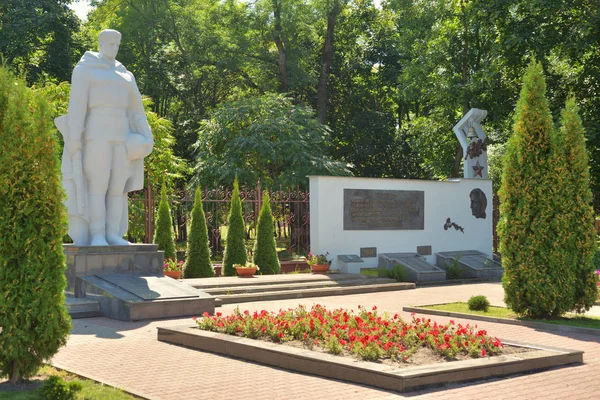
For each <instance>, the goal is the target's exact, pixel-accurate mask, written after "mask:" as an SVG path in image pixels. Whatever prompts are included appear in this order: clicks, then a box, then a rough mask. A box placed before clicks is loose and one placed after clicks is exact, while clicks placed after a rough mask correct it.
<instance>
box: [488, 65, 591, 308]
mask: <svg viewBox="0 0 600 400" xmlns="http://www.w3.org/2000/svg"><path fill="white" fill-rule="evenodd" d="M545 93H546V81H545V79H544V75H543V72H542V66H541V64H540V63H537V62H533V63H531V65H530V66H529V68H528V69H527V72H526V74H525V76H524V79H523V88H522V89H521V96H520V98H519V102H518V103H517V111H516V116H515V123H514V128H513V134H512V136H511V137H510V138H509V141H508V143H507V148H506V156H505V161H504V172H503V178H502V187H501V189H500V192H499V195H500V201H501V205H500V213H501V216H502V218H501V220H500V223H499V234H500V252H501V254H502V265H503V266H504V276H503V277H502V284H503V287H504V292H505V298H504V301H505V302H506V304H507V305H508V306H509V307H510V308H512V309H513V310H514V311H515V312H516V313H519V314H524V315H527V316H530V317H534V318H546V317H556V316H559V315H561V314H563V313H564V312H566V311H568V310H570V309H572V308H573V307H574V304H575V287H576V286H575V284H576V277H575V268H574V267H573V264H572V263H573V262H574V261H575V259H574V256H573V253H572V252H570V251H566V250H568V248H565V246H564V245H562V244H561V241H560V240H559V241H557V238H561V237H562V236H563V235H568V234H569V232H568V230H565V229H566V228H567V227H569V226H570V223H569V221H567V218H568V216H567V215H564V214H563V213H562V211H563V206H562V205H563V204H564V203H563V202H564V201H565V199H564V198H562V196H563V195H564V194H565V192H564V191H563V188H564V187H565V179H566V177H565V174H561V172H560V170H561V155H562V154H561V153H562V151H561V149H558V148H557V146H556V133H555V132H554V130H553V125H552V115H551V113H550V107H549V104H548V100H547V99H546V96H545ZM577 223H581V222H579V221H578V222H577Z"/></svg>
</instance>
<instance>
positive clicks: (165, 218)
mask: <svg viewBox="0 0 600 400" xmlns="http://www.w3.org/2000/svg"><path fill="white" fill-rule="evenodd" d="M152 241H153V242H154V243H155V244H157V245H158V249H159V250H163V251H164V252H165V259H167V258H172V259H176V258H177V253H176V252H175V238H174V235H173V220H172V219H171V208H170V207H169V201H168V200H167V187H166V185H164V184H163V186H162V189H161V191H160V203H159V204H158V217H157V218H156V231H155V232H154V239H153V240H152Z"/></svg>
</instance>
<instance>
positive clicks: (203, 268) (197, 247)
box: [183, 186, 215, 278]
mask: <svg viewBox="0 0 600 400" xmlns="http://www.w3.org/2000/svg"><path fill="white" fill-rule="evenodd" d="M214 275H215V270H214V269H213V267H212V264H211V262H210V245H209V243H208V229H207V227H206V218H205V216H204V209H203V207H202V192H201V191H200V186H198V187H197V188H196V195H195V197H194V207H193V208H192V222H191V226H190V233H189V235H188V243H187V252H186V258H185V263H184V264H183V277H184V278H205V277H211V276H214Z"/></svg>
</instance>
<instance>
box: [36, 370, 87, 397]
mask: <svg viewBox="0 0 600 400" xmlns="http://www.w3.org/2000/svg"><path fill="white" fill-rule="evenodd" d="M82 388H83V386H81V383H79V382H65V381H64V379H62V378H60V377H58V376H56V375H52V376H50V377H49V378H48V379H47V380H46V382H44V386H43V387H42V396H43V398H44V400H75V399H76V398H77V392H79V391H81V389H82Z"/></svg>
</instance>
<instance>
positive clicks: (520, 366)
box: [158, 326, 583, 392]
mask: <svg viewBox="0 0 600 400" xmlns="http://www.w3.org/2000/svg"><path fill="white" fill-rule="evenodd" d="M158 340H159V341H161V342H166V343H171V344H176V345H181V346H186V347H189V348H193V349H196V350H202V351H209V352H212V353H217V354H223V355H227V356H231V357H235V358H240V359H244V360H248V361H253V362H257V363H261V364H265V365H270V366H274V367H279V368H285V369H288V370H292V371H297V372H302V373H308V374H313V375H318V376H323V377H326V378H334V379H339V380H343V381H348V382H354V383H359V384H363V385H369V386H374V387H378V388H382V389H388V390H395V391H398V392H405V391H410V390H415V389H418V388H422V387H426V386H436V385H443V384H445V383H450V382H464V381H473V380H478V379H486V378H491V377H498V376H506V375H512V374H517V373H522V372H530V371H536V370H542V369H547V368H551V367H557V366H564V365H568V364H574V363H582V362H583V352H582V351H576V350H566V349H558V348H553V347H547V346H538V345H533V344H526V343H520V342H515V341H512V340H502V343H504V344H505V345H511V346H518V347H527V348H530V349H532V351H529V352H525V353H518V354H514V355H511V356H508V355H501V356H496V357H488V358H477V359H472V360H465V361H454V362H448V363H439V364H432V365H424V366H416V367H406V368H395V367H393V366H390V365H384V364H379V363H373V362H365V361H359V360H356V359H353V358H349V357H340V356H334V355H331V354H324V353H318V352H315V351H311V350H307V349H301V348H295V347H291V346H286V345H281V344H275V343H270V342H264V341H260V340H253V339H246V338H242V337H237V336H232V335H225V334H221V333H215V332H207V331H202V330H200V329H198V328H196V327H195V326H177V327H169V328H160V327H159V328H158Z"/></svg>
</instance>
